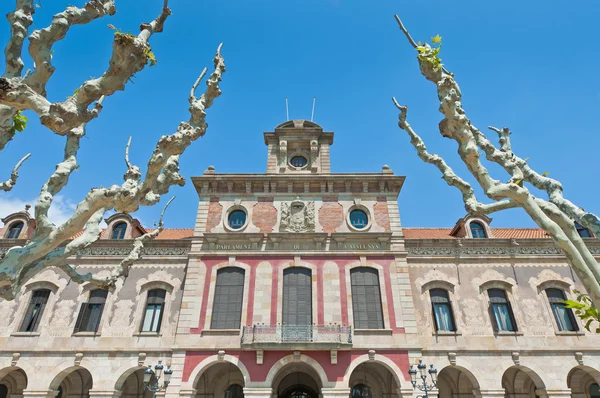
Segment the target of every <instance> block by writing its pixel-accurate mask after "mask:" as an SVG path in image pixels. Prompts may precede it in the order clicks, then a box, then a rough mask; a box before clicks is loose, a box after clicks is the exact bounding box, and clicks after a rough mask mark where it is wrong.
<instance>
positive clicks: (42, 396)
mask: <svg viewBox="0 0 600 398" xmlns="http://www.w3.org/2000/svg"><path fill="white" fill-rule="evenodd" d="M57 394H58V390H24V391H23V397H24V398H54V397H56V395H57Z"/></svg>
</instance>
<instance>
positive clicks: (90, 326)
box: [73, 289, 108, 333]
mask: <svg viewBox="0 0 600 398" xmlns="http://www.w3.org/2000/svg"><path fill="white" fill-rule="evenodd" d="M107 297H108V291H107V290H102V289H96V290H92V291H91V292H90V297H89V299H88V301H87V302H86V303H83V304H82V305H81V309H80V310H79V315H78V316H77V322H76V323H75V330H74V331H73V333H77V332H94V333H95V332H97V331H98V327H99V326H100V320H101V319H102V312H103V311H104V304H105V303H106V298H107Z"/></svg>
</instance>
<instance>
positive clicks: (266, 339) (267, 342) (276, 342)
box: [242, 325, 352, 349]
mask: <svg viewBox="0 0 600 398" xmlns="http://www.w3.org/2000/svg"><path fill="white" fill-rule="evenodd" d="M315 345H317V346H319V348H322V349H332V348H349V347H351V346H352V327H351V326H340V325H253V326H244V330H243V331H242V346H246V347H252V348H277V349H285V348H309V347H315Z"/></svg>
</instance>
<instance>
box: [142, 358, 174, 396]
mask: <svg viewBox="0 0 600 398" xmlns="http://www.w3.org/2000/svg"><path fill="white" fill-rule="evenodd" d="M163 369H164V366H163V364H162V361H158V363H157V364H156V366H155V367H154V371H152V365H148V369H146V370H145V371H144V388H145V389H146V390H148V391H150V392H151V393H152V397H155V396H156V393H157V392H159V391H165V390H166V389H167V387H168V386H169V383H170V382H171V375H172V374H173V369H171V365H168V366H167V368H166V369H164V372H163ZM152 375H154V376H155V380H154V382H152V383H150V380H152ZM163 375H164V379H163V385H162V386H161V385H160V384H158V383H159V381H160V377H161V376H163Z"/></svg>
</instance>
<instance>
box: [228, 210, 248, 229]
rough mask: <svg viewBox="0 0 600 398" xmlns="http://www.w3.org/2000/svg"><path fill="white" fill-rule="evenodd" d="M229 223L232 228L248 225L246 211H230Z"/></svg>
mask: <svg viewBox="0 0 600 398" xmlns="http://www.w3.org/2000/svg"><path fill="white" fill-rule="evenodd" d="M227 223H228V224H229V228H231V229H240V228H242V227H243V226H244V225H246V212H245V211H243V210H234V211H232V212H231V213H229V217H228V218H227Z"/></svg>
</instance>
